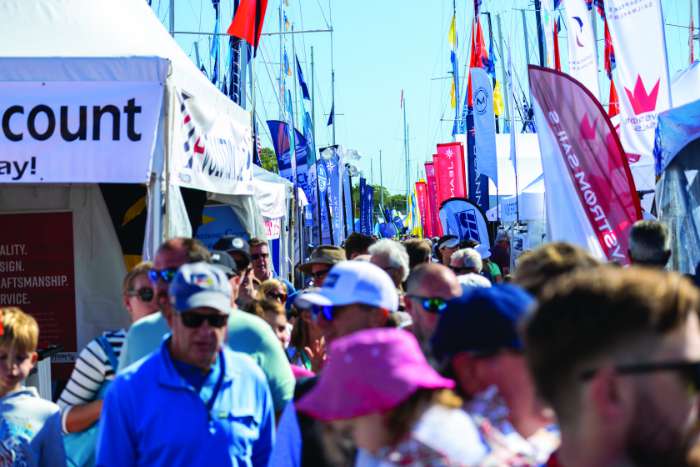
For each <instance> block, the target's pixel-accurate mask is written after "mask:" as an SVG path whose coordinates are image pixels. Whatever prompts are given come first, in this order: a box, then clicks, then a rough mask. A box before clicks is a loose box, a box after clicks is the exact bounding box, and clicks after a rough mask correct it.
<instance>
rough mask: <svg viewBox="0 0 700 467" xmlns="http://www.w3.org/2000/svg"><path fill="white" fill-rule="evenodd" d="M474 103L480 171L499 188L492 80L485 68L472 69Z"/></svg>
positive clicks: (475, 141) (475, 140)
mask: <svg viewBox="0 0 700 467" xmlns="http://www.w3.org/2000/svg"><path fill="white" fill-rule="evenodd" d="M471 73H472V93H473V101H474V144H475V153H476V157H477V159H478V166H479V171H480V172H481V173H482V174H484V175H486V176H487V177H489V178H490V179H491V180H493V183H494V184H495V185H496V186H498V160H497V158H496V117H495V115H494V113H493V87H492V86H491V78H490V77H489V75H488V74H487V73H486V71H485V70H484V69H483V68H472V69H471Z"/></svg>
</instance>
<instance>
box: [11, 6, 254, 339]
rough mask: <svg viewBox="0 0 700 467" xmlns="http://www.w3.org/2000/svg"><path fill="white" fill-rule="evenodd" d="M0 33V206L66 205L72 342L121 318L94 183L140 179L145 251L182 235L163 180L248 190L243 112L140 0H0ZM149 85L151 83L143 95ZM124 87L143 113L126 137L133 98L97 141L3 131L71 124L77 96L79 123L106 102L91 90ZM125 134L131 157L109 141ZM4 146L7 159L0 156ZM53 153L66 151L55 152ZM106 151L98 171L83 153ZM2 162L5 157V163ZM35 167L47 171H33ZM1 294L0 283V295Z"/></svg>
mask: <svg viewBox="0 0 700 467" xmlns="http://www.w3.org/2000/svg"><path fill="white" fill-rule="evenodd" d="M0 30H1V31H3V41H0V62H1V63H0V114H3V116H4V117H7V119H8V122H9V124H8V125H6V127H3V128H2V130H3V131H2V132H0V155H2V156H1V157H0V159H3V160H2V161H0V183H2V184H3V188H2V194H0V214H2V213H10V212H12V213H16V212H20V213H22V212H47V211H57V210H58V211H66V212H71V213H72V220H73V247H74V286H75V322H76V323H79V324H78V325H77V336H76V341H77V347H78V348H82V347H83V346H84V345H85V344H86V343H87V341H88V340H89V339H91V338H92V337H94V336H95V334H96V333H97V332H98V331H100V330H103V329H113V328H119V327H122V326H124V325H125V324H126V321H127V318H126V314H125V312H124V311H123V309H122V306H121V298H120V282H121V278H122V277H123V275H124V273H125V268H124V264H123V261H122V258H121V253H120V247H119V243H118V240H117V238H116V235H115V233H114V231H113V229H112V228H111V224H110V222H111V221H110V217H109V215H108V213H107V210H106V207H105V204H104V201H103V199H102V197H101V195H100V192H99V188H98V187H97V185H95V183H110V182H118V183H142V184H148V187H149V196H148V207H147V209H148V213H149V214H148V219H149V220H148V223H149V224H148V228H147V239H146V245H144V253H145V254H146V256H148V255H149V254H152V252H153V250H154V248H155V247H156V246H157V245H158V244H159V243H160V242H161V239H162V238H163V236H172V235H175V234H185V235H191V228H190V226H189V222H188V221H187V216H186V212H185V209H184V204H183V202H182V199H181V197H180V191H179V190H178V189H171V187H173V186H184V187H190V188H197V189H201V190H204V191H208V192H218V193H223V194H225V195H229V196H230V195H250V196H252V194H253V186H252V169H251V156H252V152H251V151H252V138H251V128H250V114H249V113H248V112H246V111H245V110H243V109H241V108H240V107H239V106H237V105H235V104H234V103H233V102H231V101H230V100H229V99H228V98H227V97H226V96H224V95H223V94H222V93H220V92H219V91H218V90H217V89H216V87H215V86H213V85H212V84H211V83H210V82H209V80H208V79H207V78H206V77H205V76H204V75H203V74H202V73H201V72H200V71H199V70H198V69H197V67H196V66H195V65H194V64H193V63H192V62H191V61H190V59H189V58H188V57H187V56H186V55H185V53H184V52H183V51H182V50H181V49H180V47H179V46H178V45H177V43H176V42H175V41H174V40H173V39H172V38H171V37H170V35H169V34H168V33H167V31H166V30H165V29H164V27H163V26H162V24H161V23H160V21H159V20H158V18H157V17H156V16H155V15H154V13H153V12H152V10H151V9H150V8H149V6H148V4H147V3H146V2H145V1H144V0H119V1H113V0H31V1H27V0H3V1H2V2H0ZM158 86H159V87H160V91H159V92H158V91H155V92H154V89H155V88H157V87H158ZM132 88H133V89H135V90H136V91H139V92H140V93H141V94H139V95H141V96H144V99H145V100H146V101H147V102H148V105H146V104H143V105H142V106H141V107H138V108H139V109H140V110H139V112H142V113H141V114H139V115H138V118H139V122H141V121H142V120H147V119H146V114H149V115H150V117H153V118H151V124H152V127H149V129H148V131H147V132H146V131H145V132H142V133H140V134H137V135H132V133H134V132H136V130H134V128H132V123H133V120H134V119H132V120H128V118H127V117H128V115H126V114H128V112H127V110H130V111H131V116H133V115H134V114H135V113H136V110H135V109H136V106H135V104H134V105H132V107H131V108H130V109H127V107H126V106H125V107H124V111H123V112H124V113H123V114H121V115H120V114H119V112H120V111H121V107H119V106H113V107H114V108H113V109H112V110H114V112H115V114H116V115H117V116H112V118H113V121H112V122H113V124H114V129H113V134H112V141H111V142H107V143H105V142H103V141H99V137H98V138H96V135H97V134H96V133H92V134H90V133H88V134H87V137H86V138H81V140H78V141H73V142H70V143H67V142H66V141H61V142H60V144H58V145H54V144H42V142H41V141H31V142H28V141H27V139H28V138H27V139H25V140H23V141H19V142H16V141H11V140H10V139H8V138H10V137H12V135H13V134H17V133H18V132H20V130H22V131H25V132H26V131H29V132H30V133H31V132H32V129H31V128H30V126H32V125H33V126H34V128H33V130H34V131H33V133H32V134H33V135H39V136H47V137H48V135H49V133H51V132H50V131H49V129H50V128H51V115H53V116H54V117H55V118H56V121H55V122H54V123H55V125H56V130H55V132H56V133H58V128H59V127H60V126H61V125H62V124H63V123H64V120H65V122H67V123H66V125H67V128H68V129H74V128H76V127H78V125H82V120H81V121H80V122H79V121H78V115H79V113H78V110H79V109H78V107H77V105H78V104H79V105H85V107H86V109H87V110H88V112H87V113H86V116H87V119H88V121H89V119H90V118H93V119H94V120H95V121H99V119H98V118H97V117H96V116H95V115H94V114H91V113H89V110H90V106H89V105H88V104H94V105H93V109H97V108H98V107H99V108H100V109H101V111H106V108H107V107H110V106H109V105H107V104H109V102H106V101H100V98H101V96H111V95H112V94H114V95H119V96H127V97H128V93H129V92H131V91H130V90H131V89H132ZM110 93H111V94H110ZM37 96H39V97H37ZM43 97H47V98H50V99H52V100H53V101H52V102H51V103H50V104H48V105H45V106H44V107H41V106H42V105H43V103H42V102H39V100H40V99H41V98H43ZM91 98H94V99H96V100H95V102H94V103H93V102H87V101H89V99H91ZM106 98H107V97H105V99H106ZM16 99H20V100H22V99H24V100H23V101H22V104H23V105H24V103H25V101H26V103H27V105H34V107H32V110H31V111H30V109H29V107H27V109H26V110H27V113H28V114H29V115H28V116H27V117H26V118H25V115H24V114H23V113H22V112H20V111H19V110H17V109H19V107H18V106H14V107H13V105H12V104H13V100H16ZM61 99H64V100H65V101H66V102H62V101H61ZM83 99H85V100H86V101H85V102H83ZM149 99H150V100H149ZM78 101H80V102H78ZM128 102H130V104H133V102H132V101H128ZM125 103H126V101H125ZM64 104H65V106H66V108H68V116H65V117H64V115H63V114H62V113H59V107H61V110H60V111H61V112H63V107H62V106H63V105H64ZM70 105H75V106H76V107H75V109H73V108H69V106H70ZM49 107H50V108H49ZM13 108H14V110H11V109H13ZM37 108H39V110H37ZM47 108H48V110H47ZM52 109H53V110H52ZM33 111H36V112H35V113H34V115H33V118H34V121H32V113H31V112H33ZM80 111H81V112H82V109H81V110H80ZM94 111H95V112H98V110H94ZM149 112H150V113H149ZM107 113H109V112H107ZM80 118H81V119H82V118H83V117H82V114H81V117H80ZM117 120H119V121H118V122H117ZM109 121H110V120H109V119H107V122H109ZM37 122H38V123H37ZM120 123H121V127H120ZM93 124H95V123H94V122H93ZM102 124H103V125H104V128H102V135H104V134H105V133H108V132H109V131H110V129H111V128H112V127H110V126H109V125H108V124H105V123H104V121H102ZM25 125H26V128H25ZM95 125H96V126H97V125H98V124H95ZM127 126H128V127H129V128H128V129H127ZM51 129H52V130H53V128H51ZM132 130H133V131H132ZM61 131H63V127H61ZM93 131H94V130H93ZM120 131H121V133H120ZM127 131H131V132H132V133H129V135H130V136H129V138H130V139H131V136H139V139H140V141H139V144H140V146H139V150H140V151H142V152H144V151H145V152H144V156H143V157H142V156H141V155H140V154H141V153H140V152H139V155H135V154H136V153H132V152H131V151H129V150H121V149H119V148H124V147H125V146H123V145H124V144H126V143H129V141H126V138H125V137H123V136H122V137H121V139H120V135H122V134H126V132H127ZM42 132H43V133H42ZM88 132H89V130H88ZM98 133H99V131H98ZM136 133H138V132H136ZM61 134H62V135H63V133H61ZM115 135H116V139H115ZM91 136H92V140H93V141H90V139H91ZM141 136H142V137H143V138H141ZM188 138H190V139H188ZM35 139H36V138H35ZM82 139H86V140H87V141H82ZM95 139H97V140H98V141H94V140H95ZM64 140H65V137H64ZM116 140H118V141H116ZM134 141H135V138H134ZM145 142H148V144H145ZM25 143H27V144H25ZM29 143H31V144H29ZM47 143H52V140H51V139H49V140H48V141H47ZM110 145H112V146H113V147H112V146H110ZM120 145H121V146H120ZM205 145H206V149H205V148H204V146H205ZM56 147H59V150H58V152H55V150H56V149H55V148H56ZM61 148H63V149H61ZM71 148H73V149H72V150H71ZM109 148H112V152H108V151H109ZM198 150H199V152H198ZM52 151H54V152H52ZM8 154H10V155H11V156H13V157H16V159H17V160H9V158H8ZM30 155H34V156H36V157H32V166H31V167H32V169H31V171H29V170H28V169H27V168H28V167H29V165H28V164H29V160H28V158H29V156H30ZM57 155H60V156H62V157H63V156H66V159H65V161H62V160H61V159H60V158H59V157H57ZM106 155H109V157H110V158H111V159H112V160H111V162H110V164H111V165H109V167H107V168H105V165H104V164H101V163H97V162H95V161H96V160H98V159H100V158H104V157H106ZM88 156H89V157H88ZM23 157H24V158H27V160H26V161H24V160H22V159H21V158H23ZM93 157H94V158H97V159H93ZM197 157H199V158H200V159H197ZM81 158H82V159H81ZM35 159H36V161H35ZM100 160H101V159H100ZM193 161H194V162H193ZM5 162H7V164H6V165H3V164H4V163H5ZM13 162H17V164H16V165H15V166H13V165H12V164H13ZM35 162H36V163H37V165H38V169H37V170H34V163H35ZM25 163H26V164H25ZM22 164H25V165H22ZM205 165H206V166H205ZM12 167H24V168H25V169H27V170H26V171H25V172H24V173H25V174H26V176H25V178H24V179H22V180H18V179H17V178H15V177H16V176H17V174H15V177H13V176H12V175H13V174H12V173H9V171H10V168H12ZM42 167H43V168H46V167H51V170H45V171H43V172H42V170H40V169H41V168H42ZM4 168H7V170H4ZM122 172H124V174H125V173H127V172H128V173H129V174H128V175H124V174H123V173H122ZM42 174H43V175H42ZM86 174H87V175H86ZM212 174H213V175H212ZM44 176H47V177H48V178H43V177H44ZM72 177H74V178H72ZM163 191H165V199H166V202H165V203H164V205H165V207H166V209H165V214H166V215H165V217H164V218H163V216H162V212H163V211H162V207H161V206H162V204H163V203H162V201H163V198H162V196H163V195H162V193H163ZM163 219H164V220H165V222H164V223H163ZM41 227H44V228H45V227H49V226H41ZM57 247H58V248H60V247H61V245H57ZM42 253H43V252H42ZM71 273H72V271H71ZM2 277H3V275H2V274H0V278H2ZM4 292H6V291H5V290H0V299H2V294H3V293H4ZM44 311H45V312H46V313H47V314H49V315H51V313H52V311H50V310H44ZM59 311H60V310H59ZM52 316H53V315H52ZM52 316H49V319H54V321H57V315H56V316H53V317H52ZM42 331H43V330H42Z"/></svg>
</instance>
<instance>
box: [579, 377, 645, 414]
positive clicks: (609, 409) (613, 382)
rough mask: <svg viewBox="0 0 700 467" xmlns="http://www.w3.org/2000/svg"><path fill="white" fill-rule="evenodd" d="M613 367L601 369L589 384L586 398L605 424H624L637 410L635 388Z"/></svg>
mask: <svg viewBox="0 0 700 467" xmlns="http://www.w3.org/2000/svg"><path fill="white" fill-rule="evenodd" d="M627 383H628V381H626V378H622V377H620V375H619V374H618V373H617V372H616V371H615V369H614V368H612V367H611V366H607V367H603V368H600V369H599V370H598V371H596V373H595V375H594V376H593V378H592V379H591V380H590V382H589V388H588V391H587V395H586V396H585V397H586V398H588V399H589V401H590V403H591V406H592V408H593V410H594V412H595V414H596V415H597V417H598V418H600V419H601V420H602V421H603V423H606V424H608V423H611V422H624V421H626V420H627V419H628V418H629V417H630V416H631V412H633V411H634V410H635V407H634V395H633V394H632V392H633V388H632V385H631V384H627Z"/></svg>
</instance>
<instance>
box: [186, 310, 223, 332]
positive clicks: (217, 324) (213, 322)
mask: <svg viewBox="0 0 700 467" xmlns="http://www.w3.org/2000/svg"><path fill="white" fill-rule="evenodd" d="M180 319H181V320H182V324H184V325H185V327H188V328H198V327H200V326H201V325H202V323H204V322H205V321H206V322H208V323H209V326H211V327H213V328H221V327H223V326H225V325H226V322H227V321H228V315H204V314H201V313H196V312H194V311H186V312H184V313H180Z"/></svg>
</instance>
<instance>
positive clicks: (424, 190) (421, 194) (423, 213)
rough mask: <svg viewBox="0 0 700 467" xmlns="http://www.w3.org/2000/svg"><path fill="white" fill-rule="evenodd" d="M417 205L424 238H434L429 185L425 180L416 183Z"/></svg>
mask: <svg viewBox="0 0 700 467" xmlns="http://www.w3.org/2000/svg"><path fill="white" fill-rule="evenodd" d="M416 204H417V205H418V213H419V214H420V225H421V227H422V231H423V237H428V238H429V237H432V236H433V232H432V226H431V225H430V205H429V203H428V184H427V183H426V182H425V180H419V181H417V182H416Z"/></svg>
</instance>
